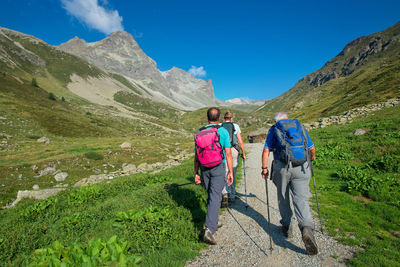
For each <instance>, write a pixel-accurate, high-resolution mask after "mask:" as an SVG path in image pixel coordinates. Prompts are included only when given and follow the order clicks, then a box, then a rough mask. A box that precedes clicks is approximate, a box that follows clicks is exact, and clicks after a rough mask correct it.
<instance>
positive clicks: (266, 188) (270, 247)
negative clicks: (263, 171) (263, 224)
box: [265, 175, 273, 251]
mask: <svg viewBox="0 0 400 267" xmlns="http://www.w3.org/2000/svg"><path fill="white" fill-rule="evenodd" d="M267 176H268V175H266V176H265V192H266V193H267V210H268V232H269V250H271V251H272V250H273V248H272V238H271V235H272V233H271V217H270V215H269V197H268V177H267Z"/></svg>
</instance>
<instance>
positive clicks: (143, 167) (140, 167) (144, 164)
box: [138, 163, 147, 170]
mask: <svg viewBox="0 0 400 267" xmlns="http://www.w3.org/2000/svg"><path fill="white" fill-rule="evenodd" d="M138 169H140V170H147V163H142V164H140V165H139V166H138Z"/></svg>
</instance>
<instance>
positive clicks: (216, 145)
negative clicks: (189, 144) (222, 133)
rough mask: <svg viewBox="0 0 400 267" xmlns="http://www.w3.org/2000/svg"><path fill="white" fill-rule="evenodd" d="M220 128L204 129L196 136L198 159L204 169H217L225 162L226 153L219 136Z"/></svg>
mask: <svg viewBox="0 0 400 267" xmlns="http://www.w3.org/2000/svg"><path fill="white" fill-rule="evenodd" d="M220 127H221V126H220V125H216V126H213V127H212V128H206V127H203V128H201V129H200V132H199V133H198V134H195V136H194V143H195V145H196V154H197V159H198V160H199V162H200V165H201V166H203V167H206V168H211V167H215V166H218V165H219V164H221V163H222V161H223V160H224V153H223V151H222V146H221V144H220V142H219V134H218V128H220Z"/></svg>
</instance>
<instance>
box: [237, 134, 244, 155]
mask: <svg viewBox="0 0 400 267" xmlns="http://www.w3.org/2000/svg"><path fill="white" fill-rule="evenodd" d="M236 136H237V139H238V142H239V146H240V148H241V149H242V155H243V159H244V160H245V159H246V153H245V152H244V143H243V139H242V134H241V133H238V134H237V135H236Z"/></svg>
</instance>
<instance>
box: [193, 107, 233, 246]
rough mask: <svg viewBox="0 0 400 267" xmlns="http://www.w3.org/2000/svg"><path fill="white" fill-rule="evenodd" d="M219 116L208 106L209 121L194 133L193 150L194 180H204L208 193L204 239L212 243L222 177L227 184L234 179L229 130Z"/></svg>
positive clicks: (220, 195) (215, 229)
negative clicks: (226, 169)
mask: <svg viewBox="0 0 400 267" xmlns="http://www.w3.org/2000/svg"><path fill="white" fill-rule="evenodd" d="M219 116H220V110H219V109H218V108H215V107H214V108H210V109H208V111H207V118H208V125H206V126H204V127H203V128H201V129H200V130H199V132H198V133H197V134H196V135H195V136H194V141H195V150H196V153H195V159H194V181H195V183H196V184H200V183H201V180H203V182H204V186H205V188H206V190H207V193H208V198H207V215H206V222H205V232H204V241H205V242H207V243H209V244H212V245H215V244H216V243H217V241H216V240H215V238H214V234H215V232H216V231H217V227H218V213H219V209H220V207H221V199H222V189H223V187H224V186H225V178H226V182H227V184H228V186H230V185H231V184H232V182H233V169H232V152H231V142H230V139H229V133H228V131H227V130H226V129H225V128H223V127H222V126H221V125H218V121H219ZM225 161H226V162H227V165H228V174H227V175H225V168H226V167H225ZM199 168H200V169H201V177H200V174H199Z"/></svg>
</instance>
